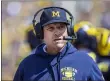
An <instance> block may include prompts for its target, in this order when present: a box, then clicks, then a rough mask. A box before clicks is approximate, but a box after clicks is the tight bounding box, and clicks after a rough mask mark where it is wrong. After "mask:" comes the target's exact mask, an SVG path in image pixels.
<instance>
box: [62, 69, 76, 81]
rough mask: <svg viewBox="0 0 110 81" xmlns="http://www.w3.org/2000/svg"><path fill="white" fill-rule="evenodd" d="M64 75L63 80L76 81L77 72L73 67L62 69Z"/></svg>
mask: <svg viewBox="0 0 110 81" xmlns="http://www.w3.org/2000/svg"><path fill="white" fill-rule="evenodd" d="M61 73H62V75H63V76H62V80H72V81H75V74H76V73H77V70H76V69H75V68H72V67H64V68H62V69H61Z"/></svg>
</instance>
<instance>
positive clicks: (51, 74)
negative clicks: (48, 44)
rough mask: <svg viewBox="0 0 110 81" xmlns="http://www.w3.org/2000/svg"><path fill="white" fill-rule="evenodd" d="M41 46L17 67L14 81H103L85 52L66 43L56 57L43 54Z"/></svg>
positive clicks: (94, 64)
mask: <svg viewBox="0 0 110 81" xmlns="http://www.w3.org/2000/svg"><path fill="white" fill-rule="evenodd" d="M44 46H45V44H41V45H40V46H38V47H37V49H36V50H35V53H34V54H31V55H29V56H28V57H26V58H25V59H24V60H23V61H22V62H21V63H20V65H19V67H18V69H17V71H16V74H15V76H14V81H63V80H66V81H68V80H69V81H78V80H82V81H104V79H103V76H102V73H101V72H100V70H99V69H98V67H97V65H96V63H95V62H94V61H93V60H92V58H91V57H89V56H88V55H87V54H86V52H85V51H78V50H76V48H74V47H73V45H72V44H70V43H67V44H66V46H65V47H64V49H63V50H62V51H61V52H59V54H57V55H49V54H47V53H46V52H44V50H43V47H44Z"/></svg>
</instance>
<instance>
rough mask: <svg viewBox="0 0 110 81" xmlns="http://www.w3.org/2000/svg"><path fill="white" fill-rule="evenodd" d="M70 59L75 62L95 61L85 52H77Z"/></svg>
mask: <svg viewBox="0 0 110 81" xmlns="http://www.w3.org/2000/svg"><path fill="white" fill-rule="evenodd" d="M70 58H72V59H73V60H74V59H76V60H77V61H82V62H84V61H86V62H87V61H88V62H92V61H93V59H92V58H91V57H90V56H89V55H88V52H87V51H85V50H77V51H75V52H74V53H73V54H71V55H70Z"/></svg>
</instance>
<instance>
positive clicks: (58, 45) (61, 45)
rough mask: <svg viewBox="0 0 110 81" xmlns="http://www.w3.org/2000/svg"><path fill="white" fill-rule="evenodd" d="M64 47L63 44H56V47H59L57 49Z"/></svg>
mask: <svg viewBox="0 0 110 81" xmlns="http://www.w3.org/2000/svg"><path fill="white" fill-rule="evenodd" d="M64 45H65V44H64V43H58V44H56V46H57V47H59V48H63V47H64Z"/></svg>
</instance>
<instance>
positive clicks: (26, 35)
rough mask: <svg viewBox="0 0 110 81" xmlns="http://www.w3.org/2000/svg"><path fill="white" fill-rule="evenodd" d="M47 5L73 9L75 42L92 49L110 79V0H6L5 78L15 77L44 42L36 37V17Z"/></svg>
mask: <svg viewBox="0 0 110 81" xmlns="http://www.w3.org/2000/svg"><path fill="white" fill-rule="evenodd" d="M67 3H68V4H67ZM69 3H70V4H69ZM67 5H68V6H67ZM47 6H60V7H64V8H66V9H68V10H69V11H71V12H72V14H73V16H74V19H75V21H74V32H75V33H77V40H74V41H72V43H73V44H74V45H75V46H76V47H77V48H78V49H79V50H82V49H84V50H86V51H88V55H90V56H91V57H92V58H93V59H94V61H96V63H97V64H98V66H99V68H100V70H101V71H102V72H103V75H104V77H105V79H106V81H110V78H108V77H109V75H110V23H109V20H110V1H96V0H90V1H63V0H61V1H55V0H38V1H25V0H24V1H19V2H18V1H15V2H14V1H11V0H10V1H2V12H1V13H2V20H1V21H2V80H12V78H13V75H14V73H15V71H16V69H17V67H18V65H19V63H20V61H21V60H22V59H23V58H25V57H26V56H27V55H29V53H30V52H31V50H33V49H34V48H35V47H36V46H38V45H39V44H40V43H42V41H41V40H39V39H37V38H36V37H35V32H34V30H33V26H32V19H33V15H34V14H35V13H36V12H37V11H38V10H39V9H41V8H43V7H47ZM39 15H40V14H39ZM38 18H39V16H38ZM85 39H86V40H85Z"/></svg>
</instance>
